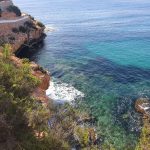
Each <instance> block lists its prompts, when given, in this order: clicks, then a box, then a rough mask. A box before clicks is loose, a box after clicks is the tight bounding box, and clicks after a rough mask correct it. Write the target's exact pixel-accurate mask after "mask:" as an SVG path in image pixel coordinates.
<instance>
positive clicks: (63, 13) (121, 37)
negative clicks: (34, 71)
mask: <svg viewBox="0 0 150 150" xmlns="http://www.w3.org/2000/svg"><path fill="white" fill-rule="evenodd" d="M14 2H15V3H16V4H17V5H18V6H19V7H20V8H21V9H22V10H23V11H24V12H27V13H29V14H31V15H33V16H34V17H35V18H36V19H39V20H40V21H42V22H43V23H44V24H46V25H47V26H52V27H54V29H55V31H54V32H49V33H47V38H46V39H45V43H44V45H43V47H42V48H41V49H39V50H37V52H36V53H34V54H33V55H32V56H31V57H30V59H31V60H34V61H36V62H38V63H39V64H41V65H42V66H43V67H45V68H47V69H48V70H49V71H50V72H51V75H52V76H53V77H55V78H56V79H59V80H61V81H62V82H65V83H68V84H71V85H73V86H74V87H75V88H77V89H78V90H80V91H82V92H83V93H84V94H85V99H84V100H83V101H82V102H81V105H83V106H84V108H85V109H86V110H87V111H88V112H89V113H92V114H93V115H94V116H95V117H96V118H97V120H98V123H97V129H98V132H99V133H100V135H101V136H102V137H103V143H104V146H106V147H107V146H108V145H109V144H111V145H113V146H114V147H115V148H116V149H117V150H126V149H129V150H134V148H135V145H136V142H137V139H138V133H139V131H140V130H139V126H140V115H139V114H138V113H136V112H135V110H134V102H135V100H136V99H137V98H139V97H150V1H149V0H134V1H131V0H92V1H91V0H84V1H81V0H44V1H37V0H25V1H20V0H14ZM108 143H109V144H108ZM105 149H109V148H108V147H107V148H105Z"/></svg>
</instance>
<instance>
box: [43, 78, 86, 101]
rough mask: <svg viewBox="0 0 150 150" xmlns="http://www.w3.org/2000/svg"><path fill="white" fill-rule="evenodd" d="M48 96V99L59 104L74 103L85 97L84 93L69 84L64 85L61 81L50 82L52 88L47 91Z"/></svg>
mask: <svg viewBox="0 0 150 150" xmlns="http://www.w3.org/2000/svg"><path fill="white" fill-rule="evenodd" d="M46 94H47V96H48V97H50V98H51V99H53V100H54V101H56V102H58V103H64V102H69V103H71V102H72V101H75V100H77V99H81V98H83V97H84V93H82V92H80V91H79V90H77V89H75V88H74V87H73V86H71V85H69V84H67V83H62V82H61V81H54V80H52V81H51V82H50V87H49V88H48V90H47V91H46Z"/></svg>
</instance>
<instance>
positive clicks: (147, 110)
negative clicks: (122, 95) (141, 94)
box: [135, 98, 150, 117]
mask: <svg viewBox="0 0 150 150" xmlns="http://www.w3.org/2000/svg"><path fill="white" fill-rule="evenodd" d="M135 108H136V110H137V111H138V112H140V113H142V114H144V115H147V116H149V117H150V100H149V99H148V98H139V99H137V100H136V103H135Z"/></svg>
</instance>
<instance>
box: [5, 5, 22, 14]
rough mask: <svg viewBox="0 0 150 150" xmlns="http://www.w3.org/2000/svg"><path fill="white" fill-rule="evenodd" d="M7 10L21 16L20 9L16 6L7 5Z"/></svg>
mask: <svg viewBox="0 0 150 150" xmlns="http://www.w3.org/2000/svg"><path fill="white" fill-rule="evenodd" d="M7 10H8V11H9V12H13V13H15V14H16V16H21V11H20V9H19V8H18V7H17V6H13V5H11V6H9V7H8V8H7Z"/></svg>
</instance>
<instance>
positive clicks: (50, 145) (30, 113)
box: [0, 49, 69, 150]
mask: <svg viewBox="0 0 150 150" xmlns="http://www.w3.org/2000/svg"><path fill="white" fill-rule="evenodd" d="M7 50H8V49H7ZM7 50H6V51H5V50H4V53H6V55H5V56H3V57H2V58H0V149H3V150H6V149H11V150H20V149H25V150H31V149H32V150H42V149H44V150H50V149H56V150H57V149H58V150H60V149H61V150H67V149H69V147H68V145H67V144H66V143H65V142H64V141H63V140H62V139H61V138H60V139H58V138H57V136H55V132H53V131H50V130H49V128H48V125H47V121H48V117H49V114H48V112H49V111H47V109H45V108H43V106H42V105H41V104H40V103H38V102H37V101H36V100H35V99H33V98H32V97H31V93H32V91H33V90H34V89H35V87H37V85H38V84H39V81H38V80H37V79H36V78H35V77H34V76H33V75H32V74H31V70H30V67H29V64H28V63H27V62H26V61H25V62H24V63H23V65H22V67H21V68H17V67H16V66H15V65H14V64H12V62H11V61H10V59H9V57H10V56H9V54H8V52H7ZM41 134H43V135H44V136H43V137H41Z"/></svg>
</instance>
